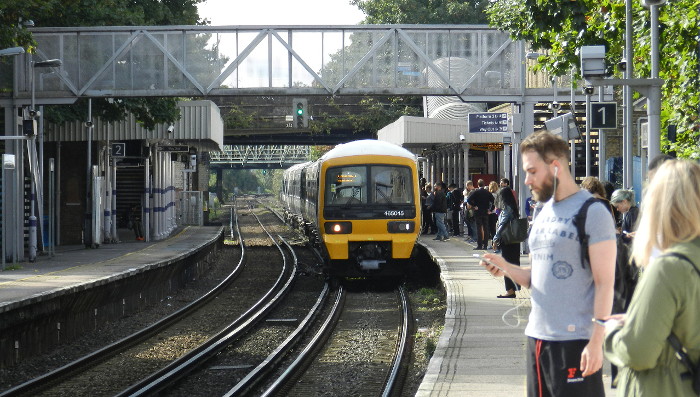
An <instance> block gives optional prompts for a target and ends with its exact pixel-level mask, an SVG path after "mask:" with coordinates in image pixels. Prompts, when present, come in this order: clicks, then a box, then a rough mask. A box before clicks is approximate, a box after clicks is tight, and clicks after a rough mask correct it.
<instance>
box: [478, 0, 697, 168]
mask: <svg viewBox="0 0 700 397" xmlns="http://www.w3.org/2000/svg"><path fill="white" fill-rule="evenodd" d="M659 11H660V17H659V24H660V33H661V34H660V45H659V47H660V59H661V62H660V77H661V78H662V79H665V81H666V82H665V84H664V86H663V88H662V96H663V100H662V114H661V122H662V131H666V129H667V127H668V126H669V125H676V126H677V127H678V140H677V143H676V144H675V145H672V146H671V149H672V150H676V151H677V152H678V154H679V156H681V157H694V158H699V157H700V148H699V145H698V139H699V138H700V120H698V111H699V109H700V97H699V95H700V94H699V93H700V76H699V72H698V67H699V65H700V64H699V61H698V56H699V55H700V48H699V47H698V42H699V41H700V0H674V2H673V3H672V4H667V5H665V6H662V7H660V8H659ZM487 14H488V17H489V23H490V24H491V26H494V27H497V28H499V29H503V30H505V31H507V32H510V35H511V37H513V38H514V39H518V40H526V41H528V42H529V43H530V45H531V46H532V50H533V51H538V52H540V51H542V52H545V53H546V55H542V56H540V57H539V59H538V64H537V66H536V67H535V69H536V70H544V71H546V72H548V73H550V74H552V75H567V74H569V73H570V71H571V69H572V67H573V68H575V69H578V64H579V59H578V52H577V51H578V49H579V48H580V47H581V46H584V45H598V44H600V45H605V46H606V49H607V53H606V56H607V60H608V65H616V64H617V63H618V62H619V61H620V60H621V59H622V56H623V54H622V51H623V49H624V34H625V4H624V2H621V1H613V0H599V1H593V0H582V1H568V0H563V1H546V0H495V1H493V2H492V3H491V5H490V6H489V7H488V9H487ZM633 26H634V33H633V36H634V38H633V42H634V54H635V56H634V59H633V60H632V61H633V67H634V71H635V76H634V77H648V76H650V68H651V57H650V56H649V54H650V50H651V48H650V47H651V42H650V33H649V27H650V21H649V10H647V9H645V8H643V7H642V6H641V4H640V2H639V1H634V2H633ZM628 61H629V60H628ZM608 71H609V73H610V74H616V73H617V74H618V75H619V73H618V72H616V71H615V70H614V68H613V67H612V66H611V67H609V70H608Z"/></svg>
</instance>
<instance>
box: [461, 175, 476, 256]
mask: <svg viewBox="0 0 700 397" xmlns="http://www.w3.org/2000/svg"><path fill="white" fill-rule="evenodd" d="M474 190H475V189H474V182H472V181H467V183H466V185H465V187H464V203H463V204H462V210H463V211H464V224H465V225H466V228H467V238H466V239H465V240H466V241H469V242H472V243H473V242H475V241H476V222H474V210H473V209H472V208H471V206H470V205H469V203H468V202H467V201H468V200H469V197H470V196H471V195H472V193H474Z"/></svg>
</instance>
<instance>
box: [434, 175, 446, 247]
mask: <svg viewBox="0 0 700 397" xmlns="http://www.w3.org/2000/svg"><path fill="white" fill-rule="evenodd" d="M444 185H445V184H444V183H442V182H438V183H436V184H435V199H434V200H433V206H432V207H431V208H430V210H431V211H432V212H433V215H434V216H435V224H436V225H437V236H435V238H434V239H433V240H439V241H447V240H449V239H450V237H449V235H448V234H447V225H446V224H445V215H446V214H447V196H446V195H445V191H444V189H445V186H444Z"/></svg>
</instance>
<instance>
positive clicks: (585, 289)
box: [525, 190, 615, 341]
mask: <svg viewBox="0 0 700 397" xmlns="http://www.w3.org/2000/svg"><path fill="white" fill-rule="evenodd" d="M589 197H591V194H590V193H589V192H588V191H585V190H581V191H579V192H577V193H576V194H574V195H572V196H569V197H567V198H566V199H564V200H562V201H559V202H554V200H553V199H552V200H549V202H547V203H546V204H545V205H544V207H542V211H540V213H539V214H538V215H537V217H536V218H535V221H534V223H533V225H532V229H531V230H530V236H529V238H528V244H529V246H530V260H531V263H532V279H531V282H530V292H531V294H532V311H531V312H530V319H529V321H528V325H527V327H526V328H525V335H527V336H530V337H533V338H537V339H542V340H548V341H566V340H575V339H589V338H590V337H591V332H592V326H593V323H592V322H591V318H592V317H593V297H594V290H595V289H594V284H593V276H592V273H591V269H590V265H586V267H585V268H584V267H583V266H582V265H581V245H580V243H579V239H578V233H577V232H576V227H575V226H574V224H573V222H572V220H573V217H574V216H575V215H576V214H577V213H578V211H579V209H580V208H581V205H582V204H583V202H584V201H586V200H587V199H588V198H589ZM586 231H587V233H588V234H589V235H590V240H589V245H593V244H595V243H598V242H601V241H605V240H614V239H615V225H614V223H613V220H612V217H611V216H610V212H609V211H608V210H607V209H606V208H605V206H604V205H603V204H600V203H594V204H593V205H591V206H590V207H588V216H587V217H586Z"/></svg>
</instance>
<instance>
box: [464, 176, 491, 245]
mask: <svg viewBox="0 0 700 397" xmlns="http://www.w3.org/2000/svg"><path fill="white" fill-rule="evenodd" d="M476 184H477V185H479V187H478V188H477V189H476V190H475V191H474V193H472V194H471V195H470V196H469V199H467V204H469V205H470V206H471V208H472V209H473V210H474V221H475V222H476V244H477V247H476V249H478V250H485V249H486V246H487V243H488V239H489V238H490V236H489V210H490V209H491V207H492V206H493V202H494V198H493V194H491V193H489V191H488V190H487V189H486V182H484V180H483V179H479V180H478V181H477V182H476Z"/></svg>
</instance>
